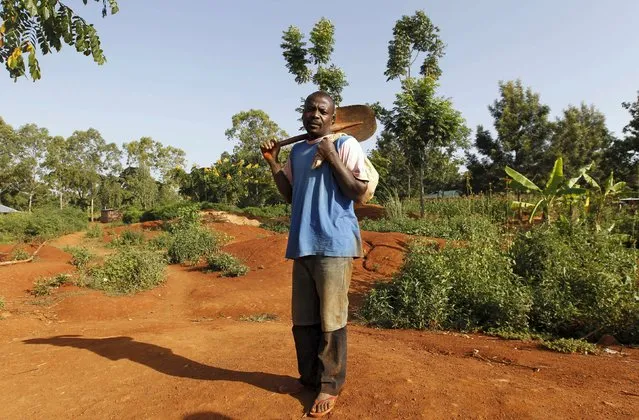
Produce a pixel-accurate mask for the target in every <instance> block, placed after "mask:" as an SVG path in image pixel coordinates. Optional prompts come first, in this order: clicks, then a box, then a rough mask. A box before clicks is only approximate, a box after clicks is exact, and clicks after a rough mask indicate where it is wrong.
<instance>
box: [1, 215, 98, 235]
mask: <svg viewBox="0 0 639 420" xmlns="http://www.w3.org/2000/svg"><path fill="white" fill-rule="evenodd" d="M87 224H88V222H87V216H86V215H85V213H84V212H83V211H81V210H78V209H75V208H71V207H67V208H65V209H62V210H60V209H51V208H42V209H37V210H34V211H33V213H25V212H21V213H10V214H7V215H4V216H3V217H0V236H1V237H3V238H4V240H24V241H31V240H33V239H35V238H39V239H44V240H48V239H53V238H56V237H58V236H61V235H66V234H68V233H73V232H77V231H80V230H84V229H86V227H87Z"/></svg>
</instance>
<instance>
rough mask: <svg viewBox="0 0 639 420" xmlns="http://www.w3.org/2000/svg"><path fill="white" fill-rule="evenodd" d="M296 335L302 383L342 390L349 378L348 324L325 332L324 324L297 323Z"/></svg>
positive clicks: (323, 389) (334, 392) (330, 391)
mask: <svg viewBox="0 0 639 420" xmlns="http://www.w3.org/2000/svg"><path fill="white" fill-rule="evenodd" d="M293 338H294V340H295V350H296V352H297V369H298V370H299V373H300V381H301V382H302V384H304V385H306V386H308V387H311V388H315V389H318V390H319V391H320V392H325V393H327V394H330V395H337V394H339V392H340V390H341V389H342V386H344V381H345V380H346V327H344V328H340V329H339V330H335V331H330V332H322V327H321V325H320V324H317V325H294V326H293Z"/></svg>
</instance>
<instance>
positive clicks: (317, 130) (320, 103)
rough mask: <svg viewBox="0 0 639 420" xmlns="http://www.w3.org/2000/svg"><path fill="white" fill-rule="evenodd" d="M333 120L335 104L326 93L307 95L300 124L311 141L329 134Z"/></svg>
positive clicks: (318, 92)
mask: <svg viewBox="0 0 639 420" xmlns="http://www.w3.org/2000/svg"><path fill="white" fill-rule="evenodd" d="M334 119H335V102H333V98H331V97H330V95H329V94H328V93H326V92H322V91H317V92H314V93H311V94H310V95H308V98H306V101H304V111H302V123H303V124H304V128H305V129H306V132H307V133H308V134H310V136H311V139H316V138H319V137H324V136H325V135H327V134H330V133H331V125H332V124H333V121H334Z"/></svg>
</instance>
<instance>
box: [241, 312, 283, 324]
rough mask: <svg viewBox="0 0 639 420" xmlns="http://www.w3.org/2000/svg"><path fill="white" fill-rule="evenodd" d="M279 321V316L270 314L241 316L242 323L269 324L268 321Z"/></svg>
mask: <svg viewBox="0 0 639 420" xmlns="http://www.w3.org/2000/svg"><path fill="white" fill-rule="evenodd" d="M277 319H278V317H277V315H275V314H268V313H261V314H253V315H242V316H240V321H245V322H267V321H277Z"/></svg>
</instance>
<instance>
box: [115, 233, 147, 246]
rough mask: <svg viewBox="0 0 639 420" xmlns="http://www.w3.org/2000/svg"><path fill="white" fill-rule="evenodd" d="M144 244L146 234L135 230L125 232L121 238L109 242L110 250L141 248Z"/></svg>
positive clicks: (117, 237)
mask: <svg viewBox="0 0 639 420" xmlns="http://www.w3.org/2000/svg"><path fill="white" fill-rule="evenodd" d="M142 244H144V234H143V233H142V232H139V231H135V230H124V231H122V233H121V234H120V235H119V236H116V237H115V238H113V240H112V241H111V242H109V245H108V246H109V248H120V247H125V246H140V245H142Z"/></svg>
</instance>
